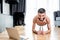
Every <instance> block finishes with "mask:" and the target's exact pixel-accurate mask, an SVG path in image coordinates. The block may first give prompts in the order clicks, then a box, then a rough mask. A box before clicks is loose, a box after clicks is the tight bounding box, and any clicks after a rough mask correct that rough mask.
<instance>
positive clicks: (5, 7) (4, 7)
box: [3, 0, 10, 15]
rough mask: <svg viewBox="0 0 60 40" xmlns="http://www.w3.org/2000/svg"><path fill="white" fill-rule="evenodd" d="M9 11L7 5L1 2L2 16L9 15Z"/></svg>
mask: <svg viewBox="0 0 60 40" xmlns="http://www.w3.org/2000/svg"><path fill="white" fill-rule="evenodd" d="M9 13H10V10H9V4H7V3H5V0H3V14H7V15H9Z"/></svg>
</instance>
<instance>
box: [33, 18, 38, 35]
mask: <svg viewBox="0 0 60 40" xmlns="http://www.w3.org/2000/svg"><path fill="white" fill-rule="evenodd" d="M35 24H36V20H35V19H33V25H32V32H33V33H35V34H37V31H36V30H35Z"/></svg>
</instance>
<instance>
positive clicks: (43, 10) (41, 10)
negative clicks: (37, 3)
mask: <svg viewBox="0 0 60 40" xmlns="http://www.w3.org/2000/svg"><path fill="white" fill-rule="evenodd" d="M45 12H46V11H45V9H44V8H40V9H39V10H38V17H39V18H40V20H43V18H45V16H46V13H45Z"/></svg>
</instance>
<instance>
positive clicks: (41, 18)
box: [32, 8, 51, 34]
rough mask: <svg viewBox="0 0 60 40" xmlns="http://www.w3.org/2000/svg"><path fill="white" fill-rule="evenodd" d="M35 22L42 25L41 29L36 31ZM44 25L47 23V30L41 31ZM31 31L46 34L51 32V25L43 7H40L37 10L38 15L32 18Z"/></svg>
mask: <svg viewBox="0 0 60 40" xmlns="http://www.w3.org/2000/svg"><path fill="white" fill-rule="evenodd" d="M36 24H37V25H39V27H40V28H41V27H42V30H39V31H36V30H35V27H36ZM44 25H47V29H48V30H47V31H43V27H44ZM32 31H33V33H36V34H47V33H50V32H51V26H50V19H49V17H48V16H47V15H46V10H45V9H44V8H40V9H39V10H38V15H36V16H35V17H34V19H33V25H32Z"/></svg>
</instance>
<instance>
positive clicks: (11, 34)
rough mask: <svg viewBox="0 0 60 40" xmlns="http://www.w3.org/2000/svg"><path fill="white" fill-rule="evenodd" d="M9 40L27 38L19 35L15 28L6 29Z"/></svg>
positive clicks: (25, 39) (24, 39) (23, 39)
mask: <svg viewBox="0 0 60 40" xmlns="http://www.w3.org/2000/svg"><path fill="white" fill-rule="evenodd" d="M6 30H7V32H8V35H9V38H10V39H14V40H27V39H28V37H27V36H23V35H19V34H18V31H17V30H16V29H14V28H6Z"/></svg>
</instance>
